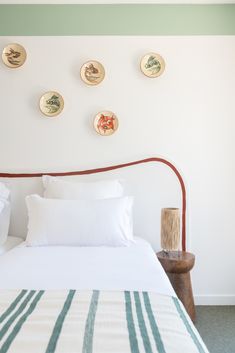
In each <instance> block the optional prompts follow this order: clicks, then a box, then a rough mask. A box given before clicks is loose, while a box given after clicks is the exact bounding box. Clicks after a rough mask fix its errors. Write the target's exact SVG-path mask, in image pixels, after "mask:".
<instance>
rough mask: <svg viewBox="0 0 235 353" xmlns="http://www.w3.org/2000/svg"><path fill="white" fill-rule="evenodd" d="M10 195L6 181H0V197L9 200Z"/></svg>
mask: <svg viewBox="0 0 235 353" xmlns="http://www.w3.org/2000/svg"><path fill="white" fill-rule="evenodd" d="M9 195H10V190H9V189H8V188H7V187H6V185H5V184H4V183H1V182H0V199H3V200H7V199H8V197H9Z"/></svg>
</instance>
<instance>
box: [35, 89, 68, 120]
mask: <svg viewBox="0 0 235 353" xmlns="http://www.w3.org/2000/svg"><path fill="white" fill-rule="evenodd" d="M39 107H40V110H41V112H42V113H43V114H44V115H47V116H51V117H53V116H56V115H58V114H60V113H61V112H62V110H63V108H64V100H63V97H62V96H61V95H60V94H59V93H58V92H54V91H50V92H46V93H44V94H43V96H41V98H40V102H39Z"/></svg>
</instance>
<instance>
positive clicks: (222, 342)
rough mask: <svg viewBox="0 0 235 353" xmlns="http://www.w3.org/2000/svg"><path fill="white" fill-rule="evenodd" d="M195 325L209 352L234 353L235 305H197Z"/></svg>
mask: <svg viewBox="0 0 235 353" xmlns="http://www.w3.org/2000/svg"><path fill="white" fill-rule="evenodd" d="M196 314H197V320H196V323H195V325H196V327H197V329H198V331H199V332H200V335H201V337H202V339H203V340H204V342H205V344H206V346H207V348H208V350H209V352H210V353H235V306H197V307H196Z"/></svg>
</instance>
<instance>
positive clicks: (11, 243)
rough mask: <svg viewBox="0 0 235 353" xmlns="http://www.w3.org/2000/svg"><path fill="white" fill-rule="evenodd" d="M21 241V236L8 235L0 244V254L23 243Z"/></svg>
mask: <svg viewBox="0 0 235 353" xmlns="http://www.w3.org/2000/svg"><path fill="white" fill-rule="evenodd" d="M23 241H24V240H23V239H21V238H18V237H12V236H10V235H8V237H7V240H6V242H5V243H4V244H3V245H1V246H0V255H3V254H5V253H6V252H7V251H9V250H11V249H13V248H14V247H16V246H18V245H19V244H21V243H23Z"/></svg>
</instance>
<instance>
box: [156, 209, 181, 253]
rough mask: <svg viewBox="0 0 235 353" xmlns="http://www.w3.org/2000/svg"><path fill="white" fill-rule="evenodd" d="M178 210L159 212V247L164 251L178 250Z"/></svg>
mask: <svg viewBox="0 0 235 353" xmlns="http://www.w3.org/2000/svg"><path fill="white" fill-rule="evenodd" d="M179 242H180V210H179V209H178V208H163V209H162V210H161V247H162V249H164V250H168V251H170V250H179Z"/></svg>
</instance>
